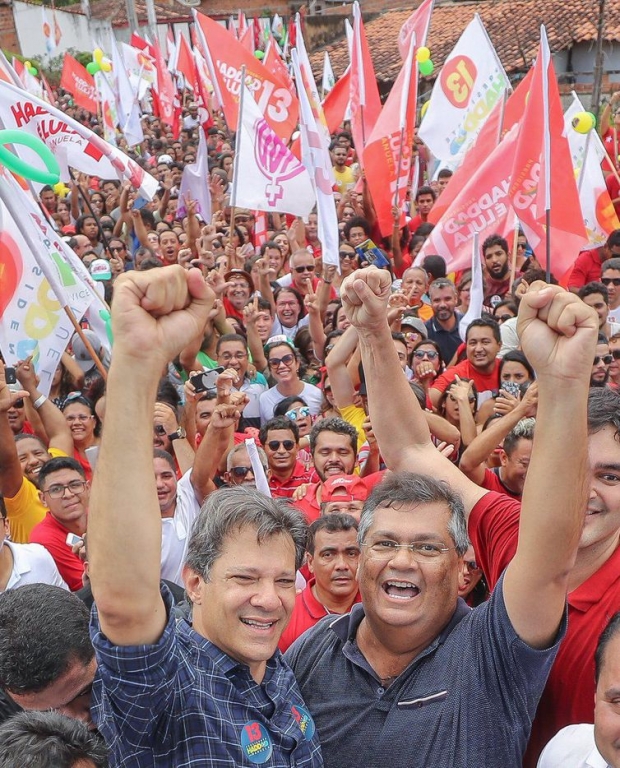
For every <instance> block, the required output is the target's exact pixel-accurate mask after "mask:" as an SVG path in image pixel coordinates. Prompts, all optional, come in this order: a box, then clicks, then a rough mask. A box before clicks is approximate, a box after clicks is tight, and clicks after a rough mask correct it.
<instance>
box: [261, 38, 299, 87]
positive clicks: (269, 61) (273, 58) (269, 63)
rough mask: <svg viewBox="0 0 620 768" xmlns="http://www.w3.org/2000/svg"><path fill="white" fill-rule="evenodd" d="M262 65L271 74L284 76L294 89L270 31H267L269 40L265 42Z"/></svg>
mask: <svg viewBox="0 0 620 768" xmlns="http://www.w3.org/2000/svg"><path fill="white" fill-rule="evenodd" d="M263 66H264V67H265V69H266V70H267V71H268V72H270V73H271V74H272V75H276V76H277V77H280V78H284V79H285V80H286V82H287V83H289V85H290V87H291V89H294V88H295V86H294V85H293V81H292V80H291V76H290V75H289V73H288V69H287V68H286V64H285V63H284V62H283V61H282V57H281V56H280V54H279V53H278V50H277V43H276V41H275V40H274V39H273V36H272V35H271V33H269V40H268V42H267V48H266V50H265V57H264V58H263Z"/></svg>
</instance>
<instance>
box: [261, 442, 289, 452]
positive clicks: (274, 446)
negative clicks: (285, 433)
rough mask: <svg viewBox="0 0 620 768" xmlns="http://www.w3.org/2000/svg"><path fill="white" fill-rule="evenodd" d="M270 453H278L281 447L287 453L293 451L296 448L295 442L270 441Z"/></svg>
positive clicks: (268, 444)
mask: <svg viewBox="0 0 620 768" xmlns="http://www.w3.org/2000/svg"><path fill="white" fill-rule="evenodd" d="M267 446H268V448H269V450H270V451H277V450H278V449H279V447H280V446H283V448H284V450H285V451H292V450H293V448H294V447H295V441H294V440H270V441H269V442H268V443H267Z"/></svg>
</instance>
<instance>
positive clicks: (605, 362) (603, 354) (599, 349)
mask: <svg viewBox="0 0 620 768" xmlns="http://www.w3.org/2000/svg"><path fill="white" fill-rule="evenodd" d="M612 361H613V357H612V355H611V352H610V351H609V342H608V341H607V337H606V336H603V335H602V334H599V336H598V340H597V342H596V355H595V356H594V361H593V363H592V373H591V374H590V386H591V387H606V386H607V382H608V381H609V367H610V365H611V363H612Z"/></svg>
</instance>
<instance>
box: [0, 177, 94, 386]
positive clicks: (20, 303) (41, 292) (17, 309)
mask: <svg viewBox="0 0 620 768" xmlns="http://www.w3.org/2000/svg"><path fill="white" fill-rule="evenodd" d="M0 231H1V235H0V241H1V244H2V247H0V274H2V297H1V299H0V349H1V350H2V354H3V356H4V359H5V360H6V361H7V362H9V363H14V362H16V361H17V360H24V359H25V358H26V357H28V356H29V355H32V357H33V364H34V367H35V370H36V372H37V375H38V376H39V379H40V384H39V389H40V390H41V393H42V394H44V395H47V394H49V391H50V388H51V385H52V378H53V376H54V371H55V370H56V368H57V366H58V363H59V361H60V358H61V356H62V353H63V352H64V351H65V348H66V346H67V344H68V343H69V340H70V339H71V337H72V336H73V333H74V328H73V325H72V323H71V321H70V320H69V317H68V316H67V314H66V312H65V311H64V307H65V306H67V307H69V308H70V309H71V310H72V311H73V314H74V315H75V317H76V319H78V320H79V319H80V318H81V317H82V315H83V314H84V313H85V312H86V310H87V309H88V307H89V306H90V304H91V303H92V302H93V295H92V293H91V290H90V288H89V287H88V286H86V285H85V284H84V283H83V282H82V281H81V280H80V278H79V276H77V275H76V273H75V272H74V270H73V269H72V268H71V266H70V265H69V264H68V263H67V262H66V261H65V259H64V258H63V255H62V251H63V246H62V244H61V241H60V239H59V238H58V235H57V234H56V233H55V232H54V230H52V229H51V227H50V226H49V224H48V223H47V220H46V219H45V217H44V216H43V215H42V214H41V212H40V210H38V209H37V207H36V205H35V204H34V202H33V201H32V200H31V198H30V197H29V196H28V195H27V194H26V193H25V192H24V191H23V190H22V189H21V188H20V186H19V185H18V184H17V182H16V181H15V180H14V179H13V177H12V176H11V175H10V174H9V173H8V172H7V171H5V170H2V171H0Z"/></svg>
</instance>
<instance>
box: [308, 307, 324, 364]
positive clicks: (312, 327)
mask: <svg viewBox="0 0 620 768" xmlns="http://www.w3.org/2000/svg"><path fill="white" fill-rule="evenodd" d="M308 330H309V331H310V338H311V339H312V346H313V349H314V356H315V357H316V359H317V360H323V355H324V349H325V339H326V336H325V331H324V329H323V322H322V320H321V315H320V314H319V313H318V312H310V319H309V321H308Z"/></svg>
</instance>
